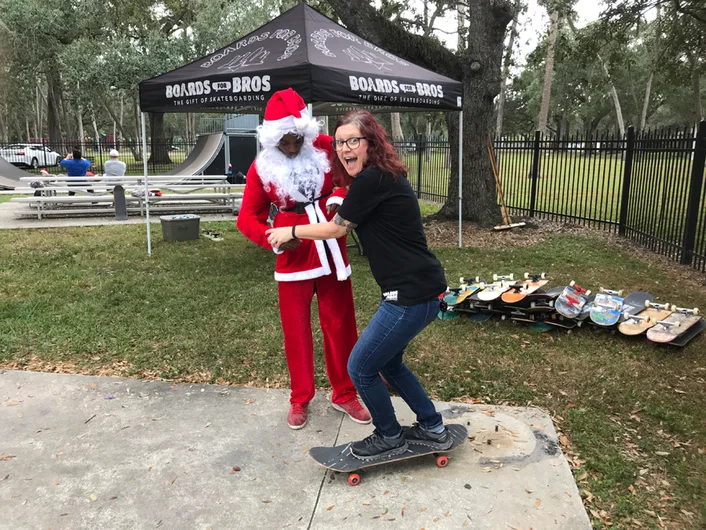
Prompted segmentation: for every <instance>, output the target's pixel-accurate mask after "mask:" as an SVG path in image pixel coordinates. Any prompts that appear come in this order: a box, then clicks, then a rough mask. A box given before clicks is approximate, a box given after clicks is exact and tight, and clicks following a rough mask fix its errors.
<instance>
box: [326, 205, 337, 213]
mask: <svg viewBox="0 0 706 530" xmlns="http://www.w3.org/2000/svg"><path fill="white" fill-rule="evenodd" d="M340 207H341V205H340V204H336V203H333V204H329V205H328V206H327V207H326V211H327V212H328V213H336V212H337V211H338V209H339V208H340Z"/></svg>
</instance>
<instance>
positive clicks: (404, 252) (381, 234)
mask: <svg viewBox="0 0 706 530" xmlns="http://www.w3.org/2000/svg"><path fill="white" fill-rule="evenodd" d="M333 148H334V150H335V151H336V155H337V156H336V159H335V161H334V165H333V168H332V171H333V174H334V181H337V182H339V183H340V184H342V185H344V186H345V185H347V184H348V185H349V186H350V188H349V190H348V194H347V196H346V198H345V200H344V201H343V204H342V205H341V207H340V208H339V210H338V212H337V214H336V216H335V217H334V218H333V219H332V220H331V221H329V222H328V223H322V224H315V225H306V226H293V227H291V228H290V227H280V228H275V229H272V230H268V231H267V234H268V237H269V242H270V244H272V246H274V247H277V248H279V246H280V245H284V244H285V243H287V242H288V241H290V240H292V239H312V240H322V239H330V238H336V237H340V236H341V235H343V234H347V233H349V232H350V231H351V230H353V229H355V231H356V233H357V234H358V237H359V238H360V242H361V244H362V245H363V248H364V249H365V253H366V254H367V255H368V260H369V263H370V269H371V272H372V274H373V277H374V278H375V281H376V282H377V283H378V285H379V286H380V290H381V292H382V300H381V302H380V306H379V308H378V310H377V312H376V313H375V315H374V316H373V318H372V320H371V321H370V324H368V327H367V328H365V330H364V331H363V333H362V334H361V336H360V338H359V339H358V342H357V343H356V345H355V347H354V348H353V351H352V352H351V355H350V358H349V360H348V373H349V374H350V376H351V379H352V380H353V383H354V384H355V386H356V389H357V390H358V393H359V394H360V397H361V398H362V399H363V401H364V402H365V405H366V406H367V408H368V410H369V411H370V414H371V415H372V418H373V424H374V425H375V431H374V432H373V434H371V435H370V436H368V437H367V438H365V439H364V440H361V441H358V442H354V443H353V444H352V445H351V450H352V452H353V454H354V455H355V456H357V457H359V458H377V457H379V456H381V455H396V454H401V453H403V452H405V451H406V450H407V448H408V444H423V445H426V446H428V447H429V446H430V447H432V448H435V449H438V450H444V449H448V448H449V447H450V446H451V444H452V440H451V436H450V435H449V433H448V430H447V428H446V427H445V426H444V424H443V420H442V417H441V415H440V414H439V413H438V412H437V411H436V408H435V407H434V404H433V403H432V401H431V400H430V399H429V397H428V396H427V394H426V392H425V391H424V389H423V388H422V385H421V384H420V383H419V381H418V380H417V378H416V377H415V375H414V374H413V373H412V372H411V371H410V370H409V368H407V366H406V365H405V364H404V362H403V361H402V357H403V355H404V351H405V348H406V347H407V345H408V344H409V342H410V341H411V340H412V339H413V338H414V337H416V336H417V335H418V334H419V333H420V332H421V331H422V330H423V329H424V328H425V327H426V326H427V325H429V324H430V323H431V322H432V321H433V320H434V319H435V318H436V315H437V313H438V311H439V304H440V302H439V296H440V295H441V294H442V293H443V292H444V291H445V290H446V279H445V277H444V270H443V268H442V267H441V263H440V262H439V260H438V259H437V258H436V256H434V254H432V253H431V251H430V250H429V248H428V246H427V241H426V237H425V235H424V230H423V227H422V216H421V213H420V211H419V202H418V201H417V197H416V196H415V194H414V191H413V190H412V187H411V186H410V184H409V182H408V180H407V169H406V168H405V166H404V164H403V163H402V162H401V161H400V160H399V158H398V156H397V152H396V151H395V148H394V146H393V145H392V144H391V143H390V141H389V139H388V136H387V133H386V132H385V130H384V129H383V128H382V126H381V125H380V124H379V123H378V122H377V120H376V119H375V118H374V117H373V115H372V114H370V112H368V111H365V110H354V111H351V112H349V113H348V114H346V115H344V116H343V117H341V118H340V119H339V120H338V123H337V124H336V130H335V134H334V140H333ZM381 374H382V376H383V377H384V378H385V379H386V380H387V382H388V383H389V384H390V385H391V386H392V388H394V389H395V391H396V392H397V393H398V394H399V395H400V396H401V397H402V398H403V399H404V400H405V401H406V402H407V404H408V405H409V406H410V408H411V409H412V410H413V411H414V412H415V414H416V415H417V423H416V424H415V425H414V426H413V427H411V428H409V429H407V428H405V430H403V429H402V427H401V426H400V424H399V423H398V421H397V418H396V415H395V410H394V408H393V406H392V400H391V399H390V394H389V392H388V390H387V387H386V386H385V383H384V382H383V380H382V378H381V377H380V375H381Z"/></svg>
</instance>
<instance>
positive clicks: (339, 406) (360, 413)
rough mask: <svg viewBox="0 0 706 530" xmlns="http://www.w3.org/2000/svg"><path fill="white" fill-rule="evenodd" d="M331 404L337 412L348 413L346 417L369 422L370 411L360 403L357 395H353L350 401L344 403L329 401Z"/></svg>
mask: <svg viewBox="0 0 706 530" xmlns="http://www.w3.org/2000/svg"><path fill="white" fill-rule="evenodd" d="M331 406H332V407H333V408H334V409H336V410H337V411H339V412H343V413H344V414H348V417H349V418H350V419H352V420H353V421H354V422H356V423H362V424H363V425H365V424H366V423H370V422H371V421H372V418H371V417H370V413H369V412H368V411H367V410H366V409H365V407H364V406H363V405H361V404H360V401H358V398H357V397H354V398H353V399H351V400H350V401H346V402H345V403H331Z"/></svg>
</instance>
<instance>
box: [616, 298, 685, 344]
mask: <svg viewBox="0 0 706 530" xmlns="http://www.w3.org/2000/svg"><path fill="white" fill-rule="evenodd" d="M643 305H644V306H646V307H644V308H643V309H642V311H638V312H636V313H635V314H633V315H629V314H624V316H623V322H621V323H620V325H618V331H620V333H622V334H623V335H641V334H642V333H644V332H645V331H647V330H648V329H650V328H651V327H653V326H654V325H655V324H656V323H657V322H659V321H660V320H664V319H665V318H667V317H668V316H669V315H671V314H672V310H671V306H670V305H669V304H653V303H651V301H649V300H648V301H647V302H645V304H643Z"/></svg>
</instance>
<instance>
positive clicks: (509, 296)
mask: <svg viewBox="0 0 706 530" xmlns="http://www.w3.org/2000/svg"><path fill="white" fill-rule="evenodd" d="M524 278H525V281H523V282H519V283H516V284H513V285H511V286H510V289H509V290H508V291H505V292H504V293H503V294H502V295H500V299H501V300H502V301H503V302H505V303H506V304H516V303H517V302H519V301H521V300H523V299H524V298H525V297H526V296H527V295H528V294H531V293H533V292H535V291H536V290H537V289H539V288H540V287H544V286H545V285H546V284H547V283H549V280H547V275H546V274H545V273H541V274H530V273H529V272H526V273H525V276H524Z"/></svg>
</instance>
